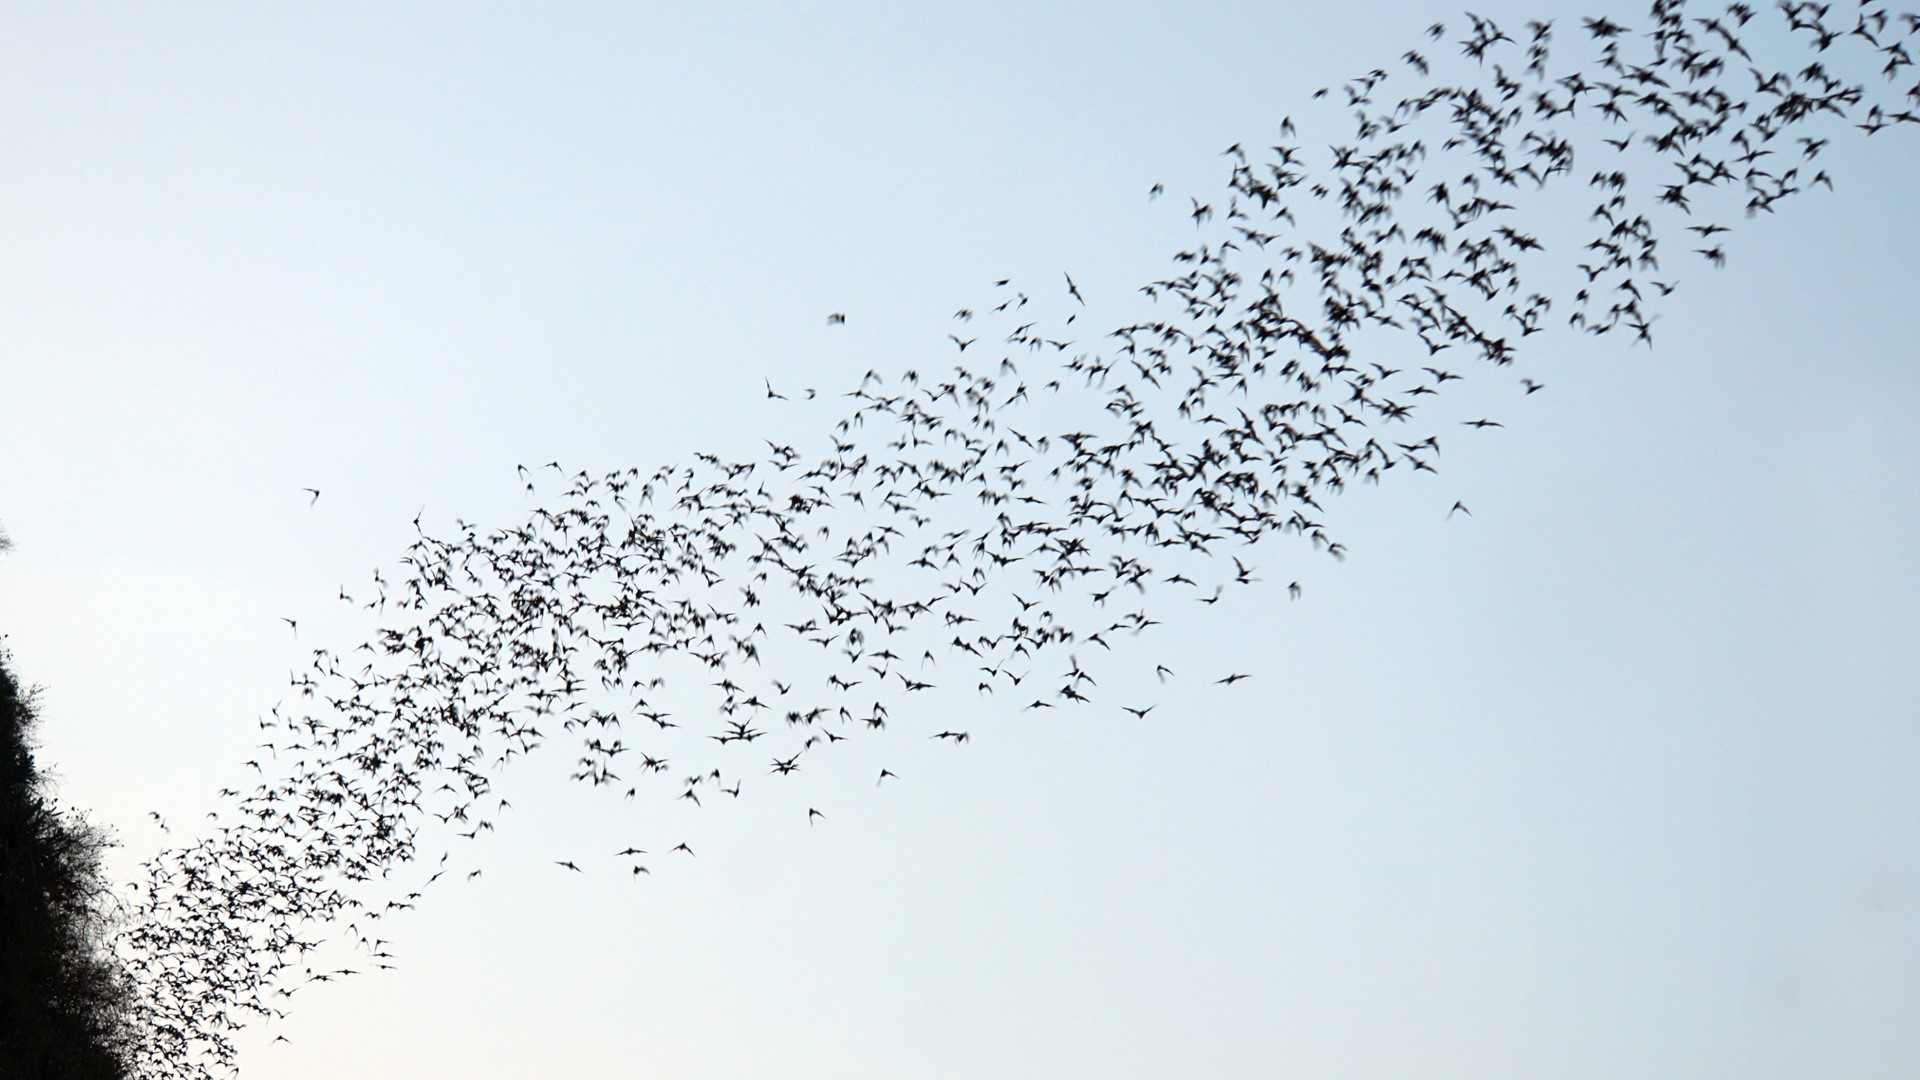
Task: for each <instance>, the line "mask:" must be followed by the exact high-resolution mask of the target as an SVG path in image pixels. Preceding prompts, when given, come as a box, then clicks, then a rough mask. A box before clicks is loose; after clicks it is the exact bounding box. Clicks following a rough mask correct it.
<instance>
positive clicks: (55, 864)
mask: <svg viewBox="0 0 1920 1080" xmlns="http://www.w3.org/2000/svg"><path fill="white" fill-rule="evenodd" d="M7 660H8V658H7V656H6V655H5V654H4V653H0V1077H5V1078H6V1080H42V1078H45V1080H69V1078H71V1080H92V1078H95V1077H122V1076H128V1075H131V1074H130V1072H129V1069H128V1065H127V1058H128V1054H127V1047H128V1045H129V1039H128V1038H127V1030H128V1029H127V1017H128V1015H129V1010H128V1006H127V1003H128V1001H129V995H130V992H131V987H130V984H129V982H128V979H127V977H126V975H125V973H124V971H123V970H122V968H121V966H120V965H119V964H118V963H117V962H116V961H115V960H114V958H113V956H112V954H111V953H110V952H108V950H107V949H106V948H105V947H104V941H105V938H106V930H107V914H106V913H107V911H108V909H107V908H106V907H104V906H103V904H104V902H105V901H106V899H107V898H108V895H109V894H108V890H107V886H106V884H105V882H104V881H103V880H102V878H101V874H100V856H101V852H102V851H103V850H104V849H105V848H106V847H107V846H108V844H109V840H108V839H107V837H106V836H105V834H103V833H102V832H101V831H100V830H98V829H96V828H94V827H93V826H92V825H90V824H89V823H88V822H87V821H86V820H85V819H84V818H81V817H79V816H78V815H75V814H71V813H62V812H61V811H60V810H59V809H57V808H56V807H55V806H54V804H53V800H52V798H51V797H50V796H49V794H48V792H47V785H46V782H45V779H44V778H43V777H42V776H41V775H40V773H39V771H38V770H37V769H36V768H35V765H34V756H33V748H32V745H31V743H30V736H31V734H32V730H33V725H34V721H35V719H36V718H35V715H34V709H33V701H32V698H31V695H29V694H27V693H23V692H22V690H21V687H20V684H19V682H18V681H17V680H16V679H15V678H14V675H13V673H12V672H11V671H9V670H8V668H7Z"/></svg>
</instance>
